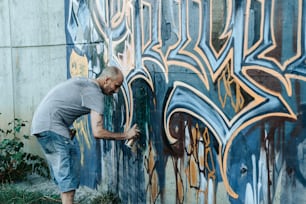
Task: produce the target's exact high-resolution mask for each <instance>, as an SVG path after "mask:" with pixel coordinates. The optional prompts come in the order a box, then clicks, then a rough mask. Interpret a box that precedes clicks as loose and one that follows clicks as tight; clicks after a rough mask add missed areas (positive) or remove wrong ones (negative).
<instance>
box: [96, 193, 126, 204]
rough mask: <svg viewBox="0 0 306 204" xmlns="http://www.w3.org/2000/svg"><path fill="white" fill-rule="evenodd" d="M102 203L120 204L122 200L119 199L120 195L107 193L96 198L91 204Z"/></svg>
mask: <svg viewBox="0 0 306 204" xmlns="http://www.w3.org/2000/svg"><path fill="white" fill-rule="evenodd" d="M101 203H105V204H120V203H121V200H120V198H119V197H118V195H116V194H115V193H113V192H111V191H108V192H105V193H102V194H101V195H99V196H97V197H95V198H94V199H93V200H92V202H91V204H101Z"/></svg>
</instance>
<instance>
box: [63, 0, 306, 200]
mask: <svg viewBox="0 0 306 204" xmlns="http://www.w3.org/2000/svg"><path fill="white" fill-rule="evenodd" d="M65 15H66V37H67V61H68V66H67V72H68V76H69V77H75V76H85V77H89V78H96V77H97V76H98V75H99V74H100V73H101V71H102V70H103V68H104V67H105V65H117V66H119V67H120V68H121V70H122V71H123V73H124V75H125V81H124V84H123V87H122V88H121V91H120V92H119V93H118V94H116V95H114V96H113V97H108V98H106V100H105V101H104V103H105V104H106V105H105V107H107V108H106V111H105V114H104V118H105V125H106V128H107V129H109V130H112V131H124V129H126V128H128V127H130V126H131V125H133V124H134V123H137V124H138V125H139V127H140V129H141V137H140V139H139V140H138V141H137V142H136V145H134V146H133V148H128V147H127V146H126V145H125V144H124V142H123V141H122V142H121V141H120V142H118V141H104V140H95V139H93V137H92V136H91V134H90V132H91V130H90V126H89V125H88V124H89V123H88V121H89V120H90V118H88V117H84V118H81V119H79V120H78V121H76V122H75V124H74V125H75V126H76V127H77V129H78V134H77V136H78V141H79V144H80V151H81V155H82V158H81V163H82V184H83V185H87V186H90V187H92V188H96V187H97V186H102V187H104V188H106V189H108V190H111V191H114V192H117V193H118V194H119V196H120V198H121V199H122V201H123V203H133V204H135V203H205V204H206V203H207V204H211V203H222V204H223V203H235V204H236V203H249V204H251V203H252V204H253V203H254V204H257V203H306V197H305V196H304V195H305V192H306V173H305V172H306V134H305V131H306V94H305V93H306V91H305V89H306V66H305V62H306V61H305V59H306V56H305V48H306V42H305V39H306V31H305V28H306V27H305V25H306V1H305V0H293V1H291V0H116V1H111V0H96V1H92V0H66V1H65ZM101 103H102V102H101Z"/></svg>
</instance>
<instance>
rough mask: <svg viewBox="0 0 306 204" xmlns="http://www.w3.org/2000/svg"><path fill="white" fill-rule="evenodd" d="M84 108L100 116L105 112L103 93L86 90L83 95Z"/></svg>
mask: <svg viewBox="0 0 306 204" xmlns="http://www.w3.org/2000/svg"><path fill="white" fill-rule="evenodd" d="M82 106H84V107H86V108H89V109H90V110H94V111H96V112H98V113H100V114H103V112H104V95H103V93H102V92H98V91H94V90H86V91H85V92H84V93H83V94H82Z"/></svg>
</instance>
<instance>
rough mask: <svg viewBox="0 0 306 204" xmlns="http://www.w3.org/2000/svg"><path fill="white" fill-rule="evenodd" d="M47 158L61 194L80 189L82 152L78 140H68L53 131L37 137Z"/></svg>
mask: <svg viewBox="0 0 306 204" xmlns="http://www.w3.org/2000/svg"><path fill="white" fill-rule="evenodd" d="M36 137H37V140H38V142H39V144H40V145H41V147H42V149H43V152H44V154H45V156H46V159H47V162H48V165H49V169H50V173H51V176H52V179H53V180H54V182H55V184H56V185H57V186H58V188H59V190H60V191H61V192H68V191H71V190H75V189H77V188H78V187H79V183H80V152H79V148H78V145H77V143H76V141H75V140H76V139H75V138H74V140H71V139H68V138H66V137H64V136H61V135H58V134H56V133H54V132H52V131H45V132H42V133H40V134H38V135H36Z"/></svg>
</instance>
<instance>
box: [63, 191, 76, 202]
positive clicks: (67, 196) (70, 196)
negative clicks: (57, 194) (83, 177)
mask: <svg viewBox="0 0 306 204" xmlns="http://www.w3.org/2000/svg"><path fill="white" fill-rule="evenodd" d="M74 193H75V190H72V191H68V192H63V193H61V198H62V203H63V204H73V201H74Z"/></svg>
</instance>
